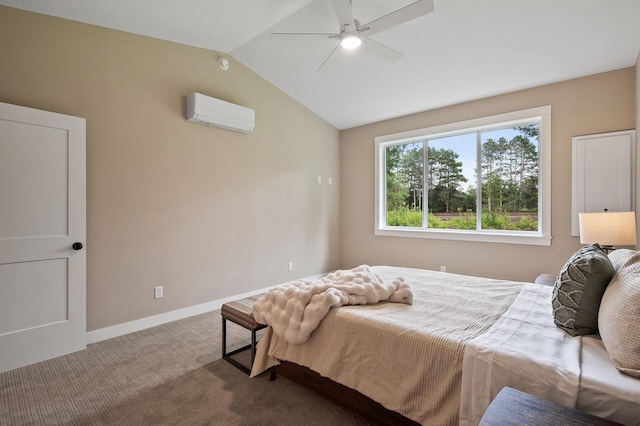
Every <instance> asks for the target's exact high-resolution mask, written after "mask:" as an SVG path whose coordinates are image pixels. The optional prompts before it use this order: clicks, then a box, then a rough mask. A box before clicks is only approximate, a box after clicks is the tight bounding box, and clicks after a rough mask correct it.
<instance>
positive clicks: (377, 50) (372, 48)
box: [360, 38, 403, 62]
mask: <svg viewBox="0 0 640 426" xmlns="http://www.w3.org/2000/svg"><path fill="white" fill-rule="evenodd" d="M360 47H361V48H362V49H364V50H366V51H367V52H369V53H373V54H374V55H376V56H379V57H380V58H382V59H385V60H387V61H389V62H396V61H397V60H398V59H400V58H402V56H403V55H402V53H400V52H398V51H397V50H395V49H392V48H390V47H389V46H385V45H384V44H382V43H378V42H377V41H375V40H371V39H370V38H364V39H363V43H362V45H360Z"/></svg>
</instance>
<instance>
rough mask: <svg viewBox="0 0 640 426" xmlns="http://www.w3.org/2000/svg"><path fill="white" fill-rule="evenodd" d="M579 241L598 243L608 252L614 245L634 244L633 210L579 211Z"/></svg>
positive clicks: (634, 225)
mask: <svg viewBox="0 0 640 426" xmlns="http://www.w3.org/2000/svg"><path fill="white" fill-rule="evenodd" d="M579 220H580V243H581V244H593V243H598V244H600V246H601V247H602V249H603V250H604V251H605V253H609V252H610V251H612V250H615V249H616V246H634V245H635V244H636V214H635V212H609V211H608V210H606V209H605V211H604V212H603V213H580V214H579Z"/></svg>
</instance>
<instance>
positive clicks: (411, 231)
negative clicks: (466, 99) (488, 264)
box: [374, 105, 551, 246]
mask: <svg viewBox="0 0 640 426" xmlns="http://www.w3.org/2000/svg"><path fill="white" fill-rule="evenodd" d="M532 120H539V122H540V128H539V134H538V161H539V168H538V224H539V226H538V231H537V232H536V231H508V230H489V229H484V230H459V229H434V228H415V227H402V226H387V225H386V217H387V214H386V213H387V209H386V200H387V197H386V186H387V185H386V155H385V154H386V148H387V147H388V146H392V145H398V144H405V143H411V142H418V141H422V140H425V139H435V138H438V137H444V136H451V135H456V134H462V133H472V132H478V131H487V130H491V129H498V128H504V127H516V126H519V125H523V124H526V123H527V122H528V123H529V124H530V122H531V121H532ZM374 147H375V218H374V220H375V222H374V223H375V225H374V235H377V236H390V237H410V238H431V239H441V240H459V241H477V242H491V243H507V244H526V245H541V246H550V245H551V106H550V105H545V106H541V107H536V108H529V109H525V110H520V111H513V112H508V113H503V114H497V115H491V116H487V117H481V118H475V119H470V120H465V121H459V122H455V123H448V124H442V125H438V126H432V127H426V128H422V129H416V130H409V131H405V132H400V133H394V134H389V135H383V136H377V137H376V138H375V144H374ZM476 159H477V158H476ZM477 161H479V160H477ZM425 164H426V163H425Z"/></svg>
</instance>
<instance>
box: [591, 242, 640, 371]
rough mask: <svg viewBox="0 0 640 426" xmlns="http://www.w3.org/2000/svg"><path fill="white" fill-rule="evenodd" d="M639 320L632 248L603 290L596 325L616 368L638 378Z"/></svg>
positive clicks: (638, 277)
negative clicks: (629, 255) (630, 254)
mask: <svg viewBox="0 0 640 426" xmlns="http://www.w3.org/2000/svg"><path fill="white" fill-rule="evenodd" d="M616 251H620V250H616ZM616 251H614V252H612V253H611V254H613V253H615V252H616ZM628 251H631V250H628ZM620 254H621V255H623V254H625V253H620ZM626 254H628V253H626ZM638 324H640V252H635V254H634V255H633V256H631V257H629V258H628V260H627V261H626V262H625V263H623V264H622V265H620V267H619V268H618V272H616V274H615V275H614V277H613V279H612V280H611V284H609V287H607V290H606V291H605V292H604V296H603V297H602V304H601V305H600V313H599V315H598V326H599V328H600V337H602V343H604V347H605V348H606V349H607V352H609V357H611V360H612V361H613V363H614V364H615V366H616V368H617V369H618V370H620V371H621V372H623V373H625V374H628V375H630V376H633V377H637V378H640V327H639V326H638Z"/></svg>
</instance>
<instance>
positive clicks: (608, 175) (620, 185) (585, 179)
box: [571, 130, 636, 236]
mask: <svg viewBox="0 0 640 426" xmlns="http://www.w3.org/2000/svg"><path fill="white" fill-rule="evenodd" d="M635 133H636V132H635V130H627V131H622V132H613V133H602V134H598V135H587V136H577V137H574V138H573V141H572V142H573V145H572V149H573V165H572V166H573V168H572V172H573V175H572V191H571V192H572V200H571V201H572V209H571V210H572V212H571V235H573V236H579V235H580V224H579V222H578V213H583V212H586V213H594V212H602V211H603V210H604V209H608V210H609V211H612V212H627V211H632V210H634V209H635V208H634V206H635Z"/></svg>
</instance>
